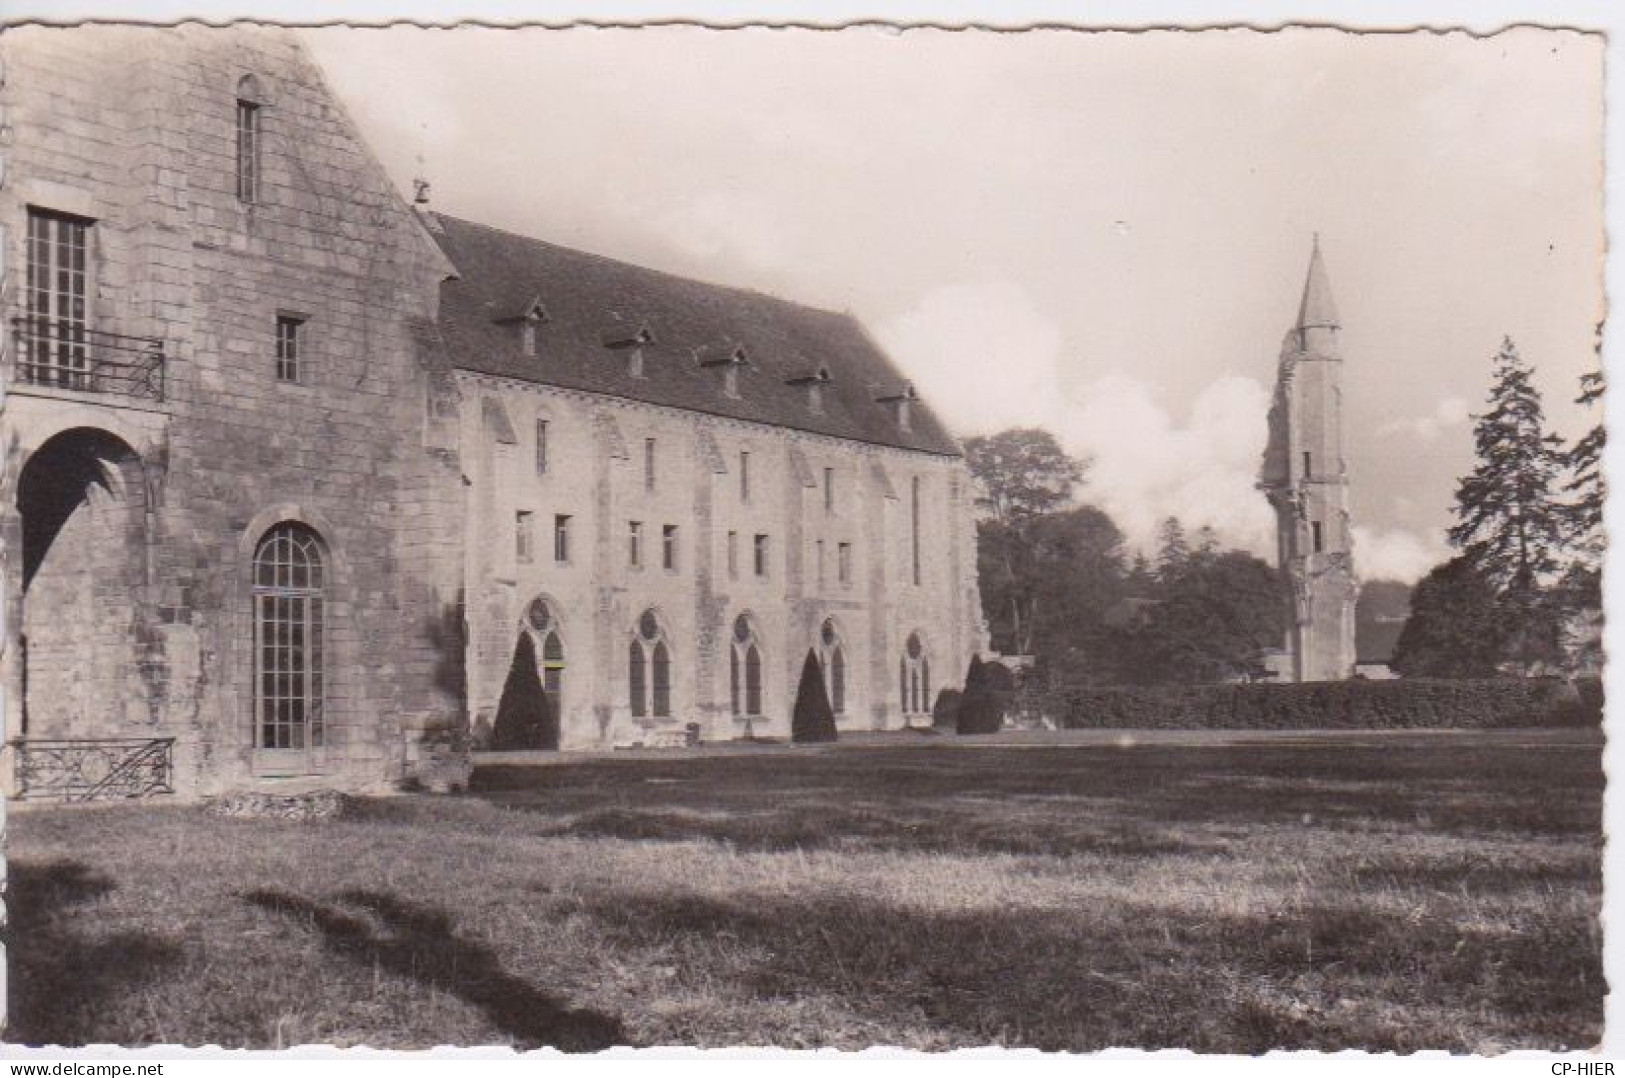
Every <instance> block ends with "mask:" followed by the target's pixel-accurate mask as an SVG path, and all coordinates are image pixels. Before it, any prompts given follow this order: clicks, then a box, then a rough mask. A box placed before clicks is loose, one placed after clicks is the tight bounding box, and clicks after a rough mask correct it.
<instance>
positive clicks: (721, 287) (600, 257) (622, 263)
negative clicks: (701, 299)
mask: <svg viewBox="0 0 1625 1078" xmlns="http://www.w3.org/2000/svg"><path fill="white" fill-rule="evenodd" d="M434 214H435V216H436V217H440V218H443V219H445V220H447V221H452V222H454V223H456V224H459V225H466V226H469V227H471V228H478V229H482V230H484V231H486V232H498V233H501V234H502V235H504V236H512V237H513V238H514V239H518V240H524V241H525V242H526V243H535V244H540V245H541V246H543V247H551V248H553V249H554V250H556V251H567V252H569V253H570V254H573V255H579V256H581V257H583V258H590V259H592V260H593V261H595V262H605V263H609V264H610V265H614V266H619V267H622V268H624V269H630V270H633V271H635V272H637V273H645V274H648V275H650V276H653V277H663V278H665V279H666V280H670V281H681V282H682V283H684V284H693V285H700V286H701V287H703V288H714V289H716V290H718V291H720V292H731V293H733V294H735V295H739V296H751V297H754V298H757V299H765V300H768V301H769V302H771V303H778V304H782V305H783V306H785V307H793V308H795V309H796V310H798V311H806V312H808V313H809V314H816V315H821V316H823V317H825V318H833V319H837V320H840V321H844V322H851V323H853V324H856V325H859V326H861V325H862V322H860V321H859V320H858V317H857V316H856V315H854V314H853V313H852V312H851V311H834V310H831V309H830V308H828V307H819V306H815V305H813V304H811V303H803V302H802V301H800V300H794V299H786V298H785V297H783V296H779V295H775V294H774V293H772V292H763V291H761V290H760V289H757V288H746V287H744V286H743V285H734V284H723V283H721V282H719V281H708V280H706V279H705V278H703V277H689V276H685V275H683V274H681V273H676V272H673V271H672V270H666V269H660V268H658V267H656V266H645V265H643V264H642V263H641V262H629V261H627V260H626V259H624V258H616V257H614V256H613V255H606V254H602V253H600V252H598V251H588V250H584V249H583V248H580V247H570V246H568V245H566V244H562V243H555V242H553V241H552V240H544V239H542V238H541V237H539V236H531V235H527V234H526V233H523V232H516V231H514V230H513V229H511V228H502V227H500V226H498V225H490V224H486V223H485V222H483V221H475V220H471V219H470V218H467V217H457V216H455V215H453V214H449V213H442V212H441V211H440V210H435V211H434Z"/></svg>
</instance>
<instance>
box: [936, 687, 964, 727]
mask: <svg viewBox="0 0 1625 1078" xmlns="http://www.w3.org/2000/svg"><path fill="white" fill-rule="evenodd" d="M964 696H965V694H964V693H962V692H960V691H959V690H958V689H943V690H942V691H941V692H939V693H937V702H936V703H934V704H932V705H931V725H932V726H942V727H950V726H952V727H957V726H958V725H959V702H960V701H961V700H962V699H964Z"/></svg>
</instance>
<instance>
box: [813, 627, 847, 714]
mask: <svg viewBox="0 0 1625 1078" xmlns="http://www.w3.org/2000/svg"><path fill="white" fill-rule="evenodd" d="M818 665H819V667H820V668H821V669H822V670H823V672H824V692H825V694H826V695H828V697H829V709H830V710H831V711H833V712H834V713H835V715H836V717H837V718H839V717H840V716H842V715H845V714H846V645H845V644H844V643H843V642H842V640H841V630H840V627H839V626H837V625H836V624H835V619H834V618H825V619H824V623H823V624H822V625H820V626H819V627H818Z"/></svg>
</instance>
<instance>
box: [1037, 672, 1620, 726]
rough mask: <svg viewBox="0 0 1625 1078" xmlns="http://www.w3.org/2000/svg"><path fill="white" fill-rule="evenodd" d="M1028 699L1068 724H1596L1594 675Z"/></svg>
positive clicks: (1068, 691)
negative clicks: (1569, 679)
mask: <svg viewBox="0 0 1625 1078" xmlns="http://www.w3.org/2000/svg"><path fill="white" fill-rule="evenodd" d="M1028 702H1029V705H1030V706H1032V707H1034V708H1035V709H1036V710H1038V711H1040V712H1041V713H1043V714H1046V715H1049V716H1050V717H1051V718H1053V719H1054V720H1055V721H1056V723H1057V725H1059V726H1061V727H1062V728H1064V729H1073V730H1079V729H1113V728H1127V729H1147V730H1300V729H1301V730H1310V729H1367V730H1405V729H1429V728H1432V729H1458V730H1470V729H1495V728H1504V727H1517V726H1596V725H1599V724H1600V723H1601V722H1602V685H1601V682H1600V681H1598V680H1597V679H1595V678H1592V679H1582V680H1580V681H1578V682H1576V683H1573V684H1570V683H1568V682H1565V681H1563V680H1562V679H1560V678H1494V679H1483V680H1442V679H1424V678H1400V679H1396V680H1393V681H1360V680H1354V681H1323V682H1314V683H1309V684H1303V685H1179V686H1159V687H1155V688H1126V687H1125V688H1118V687H1104V686H1093V685H1072V686H1066V687H1062V688H1058V689H1057V688H1049V689H1047V690H1046V689H1040V690H1038V691H1036V692H1031V694H1030V695H1029V696H1028Z"/></svg>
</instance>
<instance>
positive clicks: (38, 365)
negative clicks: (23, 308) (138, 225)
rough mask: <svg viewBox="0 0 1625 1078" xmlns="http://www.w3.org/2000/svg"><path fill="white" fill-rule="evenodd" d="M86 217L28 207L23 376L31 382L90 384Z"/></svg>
mask: <svg viewBox="0 0 1625 1078" xmlns="http://www.w3.org/2000/svg"><path fill="white" fill-rule="evenodd" d="M89 232H90V225H89V222H87V221H83V220H80V219H79V218H76V217H69V216H67V215H65V214H59V213H49V212H47V211H45V210H36V209H30V210H29V211H28V280H27V284H26V290H27V296H26V298H25V301H24V302H25V303H26V305H27V310H28V326H29V331H30V332H29V333H28V334H27V335H26V337H25V338H24V341H23V355H22V367H23V370H22V378H23V381H26V382H31V383H33V384H35V385H51V386H61V387H64V388H67V389H89V388H90V383H91V360H90V342H89V330H90V318H89V309H88V307H87V296H88V293H89V288H88V275H87V272H88V271H87V264H86V260H85V255H86V240H87V239H88V237H89Z"/></svg>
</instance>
